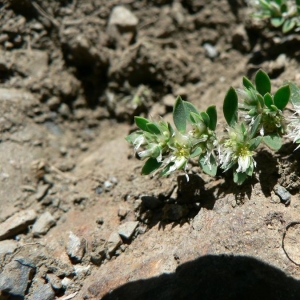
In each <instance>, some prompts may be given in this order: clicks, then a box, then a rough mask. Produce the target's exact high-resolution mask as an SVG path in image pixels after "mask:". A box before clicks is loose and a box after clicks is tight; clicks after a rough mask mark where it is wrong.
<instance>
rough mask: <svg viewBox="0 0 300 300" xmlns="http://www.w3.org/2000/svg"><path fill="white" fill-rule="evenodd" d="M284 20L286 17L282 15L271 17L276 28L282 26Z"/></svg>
mask: <svg viewBox="0 0 300 300" xmlns="http://www.w3.org/2000/svg"><path fill="white" fill-rule="evenodd" d="M283 22H284V18H282V17H276V18H272V19H271V24H272V26H274V27H276V28H278V27H280V26H281V25H282V24H283Z"/></svg>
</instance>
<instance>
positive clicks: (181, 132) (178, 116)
mask: <svg viewBox="0 0 300 300" xmlns="http://www.w3.org/2000/svg"><path fill="white" fill-rule="evenodd" d="M173 120H174V124H175V128H173V127H172V125H171V124H170V123H168V122H165V121H163V120H160V121H158V122H155V121H150V120H148V119H145V118H142V117H135V123H136V125H137V126H138V127H139V130H138V131H137V132H133V133H132V134H130V135H129V136H128V137H127V138H126V140H127V141H128V142H129V143H131V144H132V145H134V148H135V151H138V149H139V148H140V147H142V148H143V150H142V151H139V152H138V156H139V157H140V158H142V159H147V160H146V162H145V164H144V166H143V168H142V174H144V175H146V174H150V173H152V172H154V171H159V174H160V175H161V176H166V175H169V174H171V173H172V172H174V171H176V170H181V169H183V170H184V171H186V168H187V163H188V161H189V159H192V158H198V162H199V165H200V167H201V168H202V169H203V170H204V171H205V172H207V173H208V174H210V175H215V174H216V171H217V162H216V159H215V156H214V149H215V147H216V145H217V139H216V134H215V129H216V124H217V112H216V108H215V106H210V107H209V108H208V109H207V110H206V111H205V112H204V111H203V112H199V111H198V110H197V109H196V108H195V107H194V106H193V105H192V104H191V103H189V102H187V101H183V100H182V99H181V97H177V99H176V102H175V105H174V110H173Z"/></svg>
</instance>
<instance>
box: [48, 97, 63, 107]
mask: <svg viewBox="0 0 300 300" xmlns="http://www.w3.org/2000/svg"><path fill="white" fill-rule="evenodd" d="M47 105H48V107H49V108H50V110H57V109H58V108H59V105H60V99H59V98H58V97H55V96H54V97H51V98H50V99H48V100H47Z"/></svg>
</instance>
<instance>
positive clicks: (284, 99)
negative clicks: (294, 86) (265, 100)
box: [274, 84, 291, 110]
mask: <svg viewBox="0 0 300 300" xmlns="http://www.w3.org/2000/svg"><path fill="white" fill-rule="evenodd" d="M290 97H291V89H290V86H289V85H288V84H287V85H284V86H282V87H281V88H279V89H278V90H277V92H276V93H275V95H274V104H275V106H276V107H277V108H278V109H280V110H283V109H284V108H285V107H286V105H287V104H288V102H289V101H290Z"/></svg>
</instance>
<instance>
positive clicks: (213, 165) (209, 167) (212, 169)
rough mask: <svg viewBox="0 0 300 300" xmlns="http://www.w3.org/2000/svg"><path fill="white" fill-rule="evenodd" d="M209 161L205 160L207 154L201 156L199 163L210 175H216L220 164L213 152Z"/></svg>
mask: <svg viewBox="0 0 300 300" xmlns="http://www.w3.org/2000/svg"><path fill="white" fill-rule="evenodd" d="M209 163H210V164H209ZM209 163H208V162H205V155H202V156H200V158H199V165H200V167H201V168H202V170H203V171H204V172H205V173H206V174H208V175H210V176H216V174H217V170H218V164H217V162H216V159H215V158H214V156H213V155H212V154H211V155H210V157H209Z"/></svg>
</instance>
